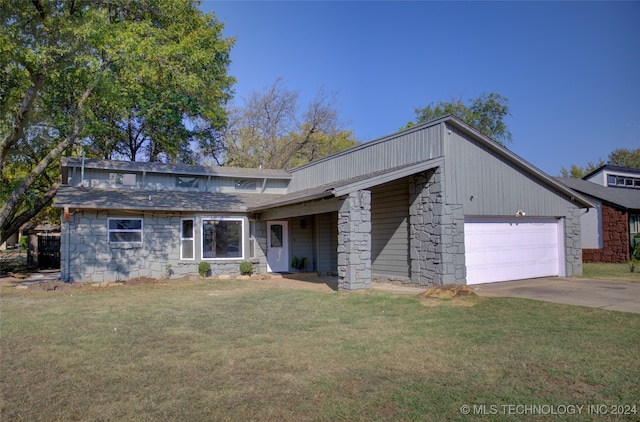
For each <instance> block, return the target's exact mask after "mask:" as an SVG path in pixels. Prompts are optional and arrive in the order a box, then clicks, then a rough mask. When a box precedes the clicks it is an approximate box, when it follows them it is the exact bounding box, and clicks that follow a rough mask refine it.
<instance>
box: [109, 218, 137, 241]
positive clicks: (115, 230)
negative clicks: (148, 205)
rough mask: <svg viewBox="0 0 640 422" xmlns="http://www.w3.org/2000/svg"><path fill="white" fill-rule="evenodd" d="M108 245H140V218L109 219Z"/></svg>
mask: <svg viewBox="0 0 640 422" xmlns="http://www.w3.org/2000/svg"><path fill="white" fill-rule="evenodd" d="M108 225H109V243H142V219H141V218H110V219H109V220H108Z"/></svg>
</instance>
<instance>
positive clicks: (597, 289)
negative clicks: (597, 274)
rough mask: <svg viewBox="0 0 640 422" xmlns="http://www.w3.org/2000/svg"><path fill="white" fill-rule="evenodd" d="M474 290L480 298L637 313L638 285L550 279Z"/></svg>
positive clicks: (485, 286) (639, 306)
mask: <svg viewBox="0 0 640 422" xmlns="http://www.w3.org/2000/svg"><path fill="white" fill-rule="evenodd" d="M473 290H474V291H475V292H476V294H477V295H479V296H494V297H495V296H499V297H519V298H524V299H534V300H542V301H546V302H555V303H564V304H567V305H581V306H590V307H593V308H601V309H607V310H611V311H623V312H634V313H640V283H631V282H627V281H609V280H592V279H585V278H564V277H550V278H535V279H529V280H517V281H505V282H501V283H487V284H477V285H474V286H473Z"/></svg>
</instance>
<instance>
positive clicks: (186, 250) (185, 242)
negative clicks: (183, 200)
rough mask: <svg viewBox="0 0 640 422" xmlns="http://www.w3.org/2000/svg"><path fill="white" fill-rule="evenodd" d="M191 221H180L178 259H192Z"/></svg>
mask: <svg viewBox="0 0 640 422" xmlns="http://www.w3.org/2000/svg"><path fill="white" fill-rule="evenodd" d="M193 242H194V239H193V219H185V220H182V227H181V232H180V259H194V256H193V249H194V247H193Z"/></svg>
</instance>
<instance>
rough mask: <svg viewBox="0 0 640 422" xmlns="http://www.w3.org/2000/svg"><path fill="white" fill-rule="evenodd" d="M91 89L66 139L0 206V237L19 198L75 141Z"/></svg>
mask: <svg viewBox="0 0 640 422" xmlns="http://www.w3.org/2000/svg"><path fill="white" fill-rule="evenodd" d="M92 89H93V88H92V87H88V88H87V89H86V90H85V91H84V93H83V94H82V96H81V97H80V100H79V101H78V105H77V107H76V113H75V116H74V125H73V130H72V131H71V133H70V134H69V135H67V137H66V138H64V139H63V140H62V141H60V142H59V143H58V145H56V146H55V147H54V148H53V149H52V150H51V151H49V153H48V154H47V155H46V156H45V157H44V158H43V159H42V160H40V162H39V163H38V165H37V166H36V167H35V168H34V169H33V170H31V172H30V173H29V175H28V176H27V177H26V178H25V179H24V180H23V181H22V183H21V184H20V185H19V186H18V187H17V188H16V189H15V190H14V191H13V192H11V194H10V195H9V197H8V198H7V199H6V201H5V203H4V204H3V205H2V208H1V209H0V232H1V233H0V237H4V236H5V235H6V234H7V233H6V232H5V230H4V227H5V226H11V225H12V224H11V221H10V220H12V218H11V216H12V215H15V212H16V209H17V207H18V204H19V202H20V197H21V196H22V195H24V194H25V192H27V190H28V189H29V187H31V185H32V184H33V182H34V181H35V180H36V178H38V177H39V176H40V175H42V173H44V172H45V171H46V170H47V168H48V167H49V165H50V164H51V162H53V160H55V159H56V158H58V157H59V156H60V154H62V152H63V151H64V150H65V149H67V148H68V147H69V146H71V145H72V144H73V143H74V142H75V141H76V140H77V139H78V136H79V134H80V129H81V128H82V109H83V106H84V103H85V101H86V100H87V98H89V95H90V94H91V91H92Z"/></svg>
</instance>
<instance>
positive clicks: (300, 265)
mask: <svg viewBox="0 0 640 422" xmlns="http://www.w3.org/2000/svg"><path fill="white" fill-rule="evenodd" d="M308 263H309V260H308V259H307V258H305V257H302V258H298V257H297V256H294V257H293V261H291V267H292V268H295V269H297V270H298V271H304V269H305V268H307V264H308Z"/></svg>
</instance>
